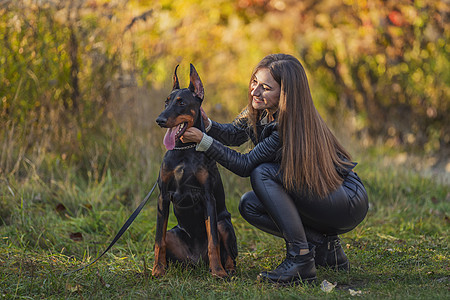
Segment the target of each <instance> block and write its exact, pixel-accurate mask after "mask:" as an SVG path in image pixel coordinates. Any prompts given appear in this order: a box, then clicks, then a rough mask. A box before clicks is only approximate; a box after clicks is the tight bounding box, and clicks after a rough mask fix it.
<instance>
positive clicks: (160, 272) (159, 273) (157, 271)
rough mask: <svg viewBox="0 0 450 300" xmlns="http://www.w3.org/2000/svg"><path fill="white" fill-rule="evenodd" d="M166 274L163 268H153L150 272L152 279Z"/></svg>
mask: <svg viewBox="0 0 450 300" xmlns="http://www.w3.org/2000/svg"><path fill="white" fill-rule="evenodd" d="M165 274H166V270H165V268H164V267H163V266H154V267H153V270H152V276H153V277H156V278H158V277H162V276H164V275H165Z"/></svg>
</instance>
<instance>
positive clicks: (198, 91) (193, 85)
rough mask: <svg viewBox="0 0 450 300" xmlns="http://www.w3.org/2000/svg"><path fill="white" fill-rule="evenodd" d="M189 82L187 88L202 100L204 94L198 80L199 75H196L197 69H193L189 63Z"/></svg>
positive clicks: (200, 82)
mask: <svg viewBox="0 0 450 300" xmlns="http://www.w3.org/2000/svg"><path fill="white" fill-rule="evenodd" d="M190 77H191V82H190V83H189V90H190V91H191V92H192V93H193V94H194V95H195V96H197V97H198V98H199V99H200V100H203V97H204V96H205V91H204V90H203V84H202V81H201V80H200V76H198V73H197V70H195V68H194V66H193V65H192V64H191V71H190Z"/></svg>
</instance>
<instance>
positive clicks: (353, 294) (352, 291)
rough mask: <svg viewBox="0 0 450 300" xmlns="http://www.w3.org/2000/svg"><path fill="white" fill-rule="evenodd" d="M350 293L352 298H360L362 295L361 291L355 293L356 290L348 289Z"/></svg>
mask: <svg viewBox="0 0 450 300" xmlns="http://www.w3.org/2000/svg"><path fill="white" fill-rule="evenodd" d="M348 291H349V292H350V295H351V296H358V295H361V294H362V292H361V291H355V290H352V289H348Z"/></svg>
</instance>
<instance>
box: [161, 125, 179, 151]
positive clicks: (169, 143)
mask: <svg viewBox="0 0 450 300" xmlns="http://www.w3.org/2000/svg"><path fill="white" fill-rule="evenodd" d="M176 128H177V127H174V128H169V129H167V132H166V135H165V136H164V146H166V149H167V150H172V149H173V148H175V135H176V133H177V131H176Z"/></svg>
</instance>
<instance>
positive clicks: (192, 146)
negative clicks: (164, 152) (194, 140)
mask: <svg viewBox="0 0 450 300" xmlns="http://www.w3.org/2000/svg"><path fill="white" fill-rule="evenodd" d="M195 146H197V144H192V145H188V146H183V147H174V148H173V150H187V149H191V148H194V147H195Z"/></svg>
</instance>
